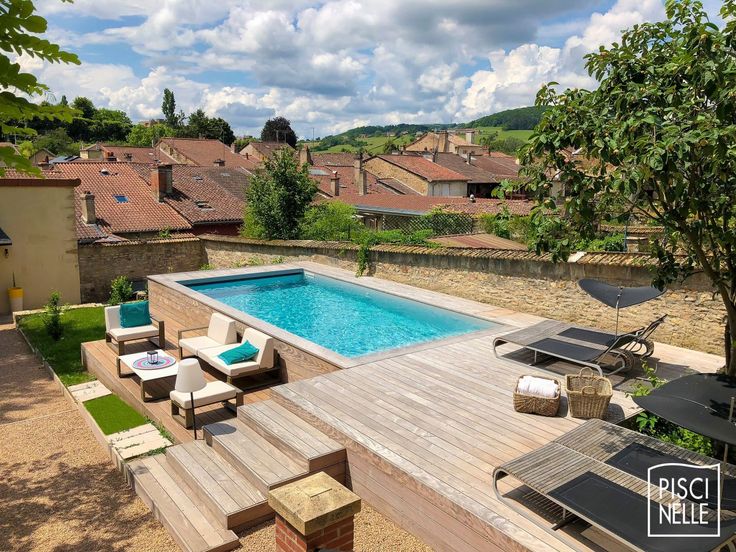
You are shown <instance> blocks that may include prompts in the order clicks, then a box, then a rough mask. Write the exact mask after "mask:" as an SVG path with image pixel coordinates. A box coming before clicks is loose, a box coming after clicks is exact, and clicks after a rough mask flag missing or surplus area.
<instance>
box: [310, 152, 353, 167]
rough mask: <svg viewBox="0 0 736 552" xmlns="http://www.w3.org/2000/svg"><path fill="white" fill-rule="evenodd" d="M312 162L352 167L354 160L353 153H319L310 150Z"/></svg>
mask: <svg viewBox="0 0 736 552" xmlns="http://www.w3.org/2000/svg"><path fill="white" fill-rule="evenodd" d="M311 156H312V163H313V164H314V165H322V166H325V167H352V166H353V162H354V161H355V154H354V153H321V152H316V153H315V152H311Z"/></svg>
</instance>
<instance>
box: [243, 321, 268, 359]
mask: <svg viewBox="0 0 736 552" xmlns="http://www.w3.org/2000/svg"><path fill="white" fill-rule="evenodd" d="M246 341H250V342H251V343H252V344H253V345H254V346H255V347H258V349H259V351H258V356H256V358H255V359H254V360H255V361H256V362H257V363H258V364H260V365H261V367H262V368H273V366H274V354H273V338H272V337H269V336H267V335H266V334H264V333H262V332H259V331H258V330H255V329H253V328H246V330H245V331H244V332H243V339H242V340H241V343H245V342H246Z"/></svg>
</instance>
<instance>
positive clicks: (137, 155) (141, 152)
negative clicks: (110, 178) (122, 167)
mask: <svg viewBox="0 0 736 552" xmlns="http://www.w3.org/2000/svg"><path fill="white" fill-rule="evenodd" d="M102 150H103V151H104V152H108V151H109V152H112V153H113V154H114V155H115V158H116V159H117V160H118V161H120V162H126V161H128V162H132V163H154V162H155V160H156V159H157V158H158V157H159V155H156V153H157V151H156V150H155V149H154V148H141V147H135V146H115V145H112V144H109V145H108V144H103V145H102ZM126 154H128V155H130V159H128V157H126Z"/></svg>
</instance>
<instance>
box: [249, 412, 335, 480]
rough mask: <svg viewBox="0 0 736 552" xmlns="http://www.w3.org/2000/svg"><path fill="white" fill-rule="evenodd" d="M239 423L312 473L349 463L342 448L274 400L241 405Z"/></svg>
mask: <svg viewBox="0 0 736 552" xmlns="http://www.w3.org/2000/svg"><path fill="white" fill-rule="evenodd" d="M238 420H240V421H241V422H243V423H244V424H245V425H247V426H249V427H250V428H251V429H253V430H254V431H256V432H257V433H259V434H260V435H261V437H263V438H264V439H266V440H267V441H268V442H269V443H271V444H272V445H274V446H275V447H276V448H278V449H279V450H280V451H281V452H283V453H284V454H286V455H287V456H288V457H289V458H291V459H292V460H294V461H295V462H296V463H298V464H300V465H302V466H303V467H304V468H305V469H307V470H309V471H310V472H316V471H320V470H323V469H325V468H328V467H330V466H333V465H335V464H338V463H341V462H345V448H344V447H343V446H342V445H340V444H339V443H337V442H335V441H333V440H332V439H330V438H329V437H328V436H327V435H325V434H324V433H322V432H321V431H320V430H318V429H317V428H316V427H314V426H312V425H310V424H309V423H308V422H305V421H304V420H302V419H301V418H300V417H299V416H297V415H295V414H293V413H292V412H290V411H289V410H287V409H286V408H284V407H283V406H281V405H280V404H277V403H276V402H274V401H261V402H258V403H253V404H248V405H245V406H241V407H240V408H238Z"/></svg>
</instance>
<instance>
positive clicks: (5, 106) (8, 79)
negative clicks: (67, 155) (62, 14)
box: [0, 0, 79, 176]
mask: <svg viewBox="0 0 736 552" xmlns="http://www.w3.org/2000/svg"><path fill="white" fill-rule="evenodd" d="M35 11H36V8H35V6H34V5H33V2H32V1H31V0H0V52H2V53H0V90H2V91H1V92H0V128H1V129H2V134H4V135H6V136H7V135H11V136H24V137H28V136H33V135H35V131H34V130H33V129H31V128H28V127H26V126H23V125H22V121H28V120H31V119H34V118H36V119H43V120H47V121H63V122H64V121H65V122H69V121H71V119H72V111H71V110H70V109H69V108H67V107H66V106H63V105H51V104H45V105H40V104H37V103H34V102H33V101H31V100H29V99H28V98H33V97H38V96H40V95H42V94H44V93H46V92H48V87H47V86H46V85H44V84H42V83H40V82H38V79H37V78H36V77H35V76H33V75H32V74H30V73H26V72H24V71H23V70H22V68H21V66H20V64H19V63H14V62H12V61H11V60H10V57H9V56H8V55H6V53H10V52H12V53H13V54H15V55H22V54H26V55H29V56H31V57H35V58H39V59H42V60H44V61H46V62H50V63H73V64H77V65H78V64H79V58H77V56H76V55H75V54H72V53H69V52H65V51H63V50H62V49H61V48H59V46H58V45H56V44H53V43H51V42H49V41H48V40H46V39H44V38H41V37H40V36H38V35H40V34H42V33H45V32H46V27H47V24H46V20H45V19H44V18H43V17H41V16H39V15H36V13H35ZM4 167H12V168H14V169H16V170H19V171H21V172H27V173H32V174H37V173H38V172H39V170H38V168H37V167H34V166H33V165H32V164H31V162H30V161H29V160H28V159H27V158H25V157H23V156H22V155H20V154H18V153H16V152H15V150H14V149H13V148H10V147H0V176H2V175H3V174H5V169H4Z"/></svg>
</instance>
